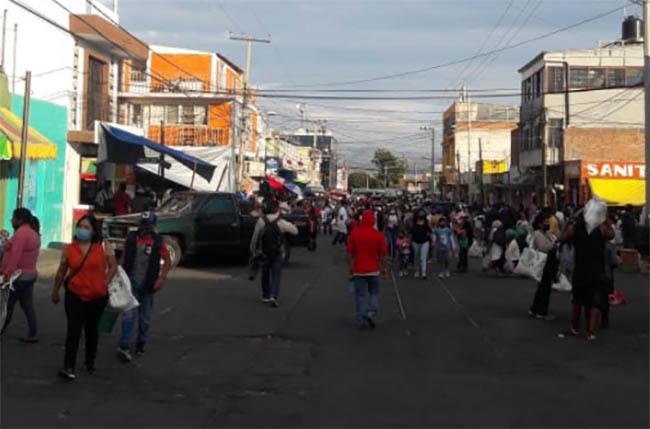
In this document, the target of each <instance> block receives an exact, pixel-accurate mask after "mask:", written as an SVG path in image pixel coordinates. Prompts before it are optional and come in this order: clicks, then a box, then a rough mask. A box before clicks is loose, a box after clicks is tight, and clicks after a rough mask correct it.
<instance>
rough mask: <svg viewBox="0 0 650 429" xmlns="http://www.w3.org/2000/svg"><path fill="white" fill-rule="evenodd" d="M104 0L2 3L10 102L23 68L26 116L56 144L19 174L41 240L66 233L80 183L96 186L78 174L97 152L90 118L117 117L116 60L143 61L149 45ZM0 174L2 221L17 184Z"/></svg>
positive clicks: (16, 100)
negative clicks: (121, 23)
mask: <svg viewBox="0 0 650 429" xmlns="http://www.w3.org/2000/svg"><path fill="white" fill-rule="evenodd" d="M104 3H105V2H99V1H95V0H69V1H66V2H62V3H60V4H57V3H55V2H44V1H40V0H23V1H20V2H5V3H3V5H6V6H5V7H6V9H5V10H3V12H5V11H6V16H7V27H6V32H5V34H7V35H8V36H7V37H6V38H5V40H3V41H2V43H3V44H4V46H5V49H4V52H5V58H4V59H3V65H4V69H5V71H6V72H7V74H8V75H9V89H10V92H11V93H12V94H11V98H12V102H11V104H12V109H13V110H14V113H16V114H20V113H22V112H21V109H20V108H19V106H21V105H22V103H23V97H22V95H23V94H24V91H25V79H24V76H25V73H26V72H27V71H31V73H32V81H31V91H30V93H31V103H30V107H31V112H30V124H31V125H32V126H34V127H35V128H36V129H38V131H39V132H41V133H42V134H43V135H44V136H45V137H47V138H48V139H49V141H50V142H52V143H53V144H55V145H56V147H57V150H56V158H55V159H52V160H47V161H42V162H33V163H32V162H31V160H30V161H28V164H27V172H26V178H25V182H26V187H25V192H24V201H25V203H24V204H25V205H26V206H27V207H28V208H29V209H30V210H32V211H33V212H34V213H35V214H36V215H37V216H39V218H40V220H41V224H42V227H43V228H42V229H43V244H44V245H48V244H49V243H52V242H60V241H66V240H69V239H70V237H71V234H72V224H73V221H74V214H73V212H74V209H75V207H76V206H77V205H78V204H79V203H80V202H81V201H82V200H83V195H84V193H86V191H87V187H86V186H84V183H88V184H89V186H92V187H93V188H94V187H95V186H96V185H95V183H94V182H93V183H91V182H90V181H88V182H84V181H82V180H81V177H82V176H83V175H84V173H85V172H87V171H88V170H90V169H91V167H90V162H87V161H84V159H86V160H88V159H90V158H91V157H92V156H94V154H96V144H95V141H96V140H95V121H110V122H115V121H117V119H118V103H117V96H118V86H119V75H120V68H121V66H122V64H123V63H124V62H125V61H130V62H133V63H140V64H144V63H145V62H146V60H147V56H148V52H149V50H148V47H147V45H146V44H144V43H143V42H141V41H140V40H138V39H136V38H135V37H133V36H132V35H131V34H129V33H128V32H126V31H124V30H123V29H122V28H121V27H120V26H119V24H118V22H119V16H118V13H117V7H116V6H117V2H113V7H112V8H111V7H109V6H110V5H109V6H106V5H105V4H104ZM9 53H11V54H9ZM21 117H22V116H21ZM28 154H29V151H28ZM7 171H10V169H9V170H7ZM87 176H88V177H89V176H90V174H88V175H87ZM0 182H5V183H4V184H2V183H0V187H1V188H3V189H4V190H5V195H3V197H4V199H5V203H6V205H5V207H4V212H5V216H3V218H4V219H3V222H4V224H5V226H6V225H7V222H8V216H7V213H8V212H10V211H11V210H12V209H13V201H15V200H14V198H15V194H16V191H17V189H16V184H15V182H16V180H15V175H13V176H12V175H11V174H10V175H9V176H8V177H4V176H3V177H0Z"/></svg>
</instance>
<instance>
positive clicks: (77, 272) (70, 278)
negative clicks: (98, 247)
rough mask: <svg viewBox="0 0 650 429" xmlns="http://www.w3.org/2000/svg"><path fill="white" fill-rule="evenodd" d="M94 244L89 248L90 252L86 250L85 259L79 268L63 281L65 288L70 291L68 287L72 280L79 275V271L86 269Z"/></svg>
mask: <svg viewBox="0 0 650 429" xmlns="http://www.w3.org/2000/svg"><path fill="white" fill-rule="evenodd" d="M93 246H94V244H93V243H91V244H90V246H88V250H86V254H85V255H84V258H83V259H82V260H81V264H79V267H78V268H77V269H76V270H74V271H73V272H72V273H71V274H68V275H67V276H66V278H65V279H63V286H64V287H65V288H66V290H67V289H68V285H69V284H70V280H72V278H73V277H74V276H76V275H77V274H79V271H81V269H82V268H83V267H84V264H85V263H86V260H87V259H88V256H89V255H90V252H91V251H92V250H93Z"/></svg>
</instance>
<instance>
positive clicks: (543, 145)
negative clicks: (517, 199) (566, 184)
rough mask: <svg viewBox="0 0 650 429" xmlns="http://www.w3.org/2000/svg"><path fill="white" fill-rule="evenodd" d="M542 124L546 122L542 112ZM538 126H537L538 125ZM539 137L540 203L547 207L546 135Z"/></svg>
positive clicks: (535, 137)
mask: <svg viewBox="0 0 650 429" xmlns="http://www.w3.org/2000/svg"><path fill="white" fill-rule="evenodd" d="M542 123H543V124H546V113H545V112H544V120H543V121H542ZM538 128H539V127H538ZM533 138H534V139H537V138H538V136H533ZM539 139H540V146H541V151H542V182H543V188H544V189H543V192H544V195H543V198H542V204H543V205H544V206H545V207H547V206H548V191H547V188H548V168H547V166H546V135H545V133H544V134H542V135H540V136H539Z"/></svg>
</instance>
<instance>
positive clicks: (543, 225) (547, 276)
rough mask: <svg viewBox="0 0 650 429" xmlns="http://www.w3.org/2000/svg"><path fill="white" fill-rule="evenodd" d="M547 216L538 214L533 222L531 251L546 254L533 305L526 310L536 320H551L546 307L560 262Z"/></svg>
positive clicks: (555, 241)
mask: <svg viewBox="0 0 650 429" xmlns="http://www.w3.org/2000/svg"><path fill="white" fill-rule="evenodd" d="M549 217H550V216H549V214H548V213H546V212H543V213H540V214H539V215H537V217H536V218H535V221H534V222H533V228H534V230H535V232H533V249H535V250H538V251H540V252H543V253H546V255H547V257H546V264H545V265H544V271H543V273H542V279H541V280H540V282H539V283H538V284H537V292H536V293H535V298H534V299H533V304H532V305H531V306H530V309H529V310H528V315H529V316H531V317H535V318H537V319H543V320H552V319H553V317H552V316H550V315H549V314H548V306H549V301H550V298H551V286H552V285H553V281H554V280H555V277H556V276H557V272H558V269H559V265H560V261H559V259H558V257H557V237H555V236H554V235H553V234H551V233H550V228H551V226H550V224H549Z"/></svg>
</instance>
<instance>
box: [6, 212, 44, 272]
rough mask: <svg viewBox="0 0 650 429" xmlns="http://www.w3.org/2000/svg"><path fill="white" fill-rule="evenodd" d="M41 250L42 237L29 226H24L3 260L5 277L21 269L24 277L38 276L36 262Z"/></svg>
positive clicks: (12, 238)
mask: <svg viewBox="0 0 650 429" xmlns="http://www.w3.org/2000/svg"><path fill="white" fill-rule="evenodd" d="M40 248H41V237H40V236H39V235H38V234H37V233H36V231H34V230H33V229H32V228H31V227H30V226H29V225H22V226H20V228H18V229H17V230H16V232H15V233H14V236H13V237H11V240H9V243H7V247H6V249H5V254H4V257H3V258H2V273H3V274H4V275H5V277H8V276H10V275H11V274H12V273H13V272H14V271H16V270H17V269H20V270H21V271H22V273H23V275H29V274H36V261H37V260H38V252H39V250H40Z"/></svg>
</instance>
